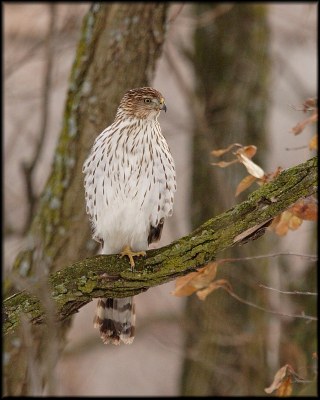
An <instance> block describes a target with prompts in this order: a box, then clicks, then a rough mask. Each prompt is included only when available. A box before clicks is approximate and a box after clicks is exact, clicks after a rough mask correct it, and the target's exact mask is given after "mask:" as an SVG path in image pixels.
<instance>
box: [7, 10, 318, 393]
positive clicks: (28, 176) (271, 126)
mask: <svg viewBox="0 0 320 400" xmlns="http://www.w3.org/2000/svg"><path fill="white" fill-rule="evenodd" d="M97 4H98V3H97ZM119 4H120V3H119ZM116 6H119V5H117V3H105V6H104V7H110V10H109V14H107V15H108V18H109V19H108V21H112V23H113V24H114V26H115V27H116V28H112V29H114V30H113V31H112V33H111V35H112V34H113V35H114V36H113V39H114V41H115V42H116V41H117V40H118V41H121V29H122V25H121V24H120V23H119V24H120V25H119V26H118V27H117V20H116V19H115V18H114V19H112V17H111V14H112V12H114V15H116V11H114V10H113V9H112V7H116ZM2 7H3V15H4V19H3V21H4V42H3V43H4V153H3V157H4V229H3V231H4V259H3V261H4V262H3V264H4V268H5V270H6V273H7V274H6V275H7V276H10V274H9V271H10V270H11V268H12V265H13V264H14V263H15V260H16V259H17V255H18V254H19V253H20V252H21V251H23V250H25V249H26V248H28V246H30V242H29V240H30V226H32V225H31V223H32V220H33V218H34V216H35V215H36V212H37V207H38V206H39V196H40V195H41V193H42V192H43V190H44V188H45V185H46V182H47V180H48V178H49V176H50V173H51V172H50V171H51V168H52V165H53V160H55V162H56V161H57V147H56V146H57V143H58V138H59V135H60V134H61V132H62V127H63V126H64V125H63V124H64V111H65V107H66V98H67V94H68V93H69V95H70V96H71V94H72V93H73V92H72V91H74V93H76V89H75V88H74V87H71V84H70V82H71V80H70V71H71V69H72V66H73V74H76V72H75V71H76V68H77V65H76V63H75V64H74V62H75V60H77V57H78V56H79V53H77V55H76V50H77V46H78V43H79V40H80V38H81V37H82V38H83V37H84V30H83V29H84V28H83V25H82V23H83V19H84V18H85V17H86V15H88V12H90V10H91V14H90V16H89V17H87V24H90V23H92V22H90V21H91V20H90V18H92V21H93V18H102V17H99V12H100V11H99V6H96V4H95V3H94V5H92V3H78V4H77V3H37V4H32V3H15V4H14V3H5V4H3V6H2ZM92 7H96V10H95V11H94V13H93V12H92ZM123 7H131V8H130V12H131V11H132V15H134V13H135V12H136V13H137V15H138V16H139V13H141V18H142V19H143V18H148V15H152V12H153V10H152V7H154V5H153V4H152V3H149V4H148V6H143V5H142V3H132V4H130V6H129V5H126V6H123ZM144 7H149V8H148V9H145V8H144ZM161 7H162V6H158V10H157V12H158V13H159V15H160V13H162V14H161V15H162V16H164V17H165V18H166V23H165V24H163V23H162V25H163V29H166V34H165V37H162V33H161V32H159V31H158V30H157V29H158V28H157V29H156V28H154V29H153V31H152V35H153V40H154V42H155V43H159V48H157V47H156V46H155V48H154V49H153V52H151V51H150V52H149V53H150V58H152V57H154V62H155V71H154V73H153V71H152V69H153V66H151V67H152V68H151V70H150V71H141V80H139V79H136V78H135V72H134V71H135V65H134V63H133V64H132V71H133V72H131V69H130V70H129V67H127V69H126V70H125V71H122V70H121V68H119V74H122V77H121V79H122V80H121V85H122V86H121V85H120V86H119V93H117V92H116V89H115V88H113V92H112V95H111V94H110V96H109V94H108V85H109V84H110V85H111V83H110V82H112V80H113V79H118V77H115V76H108V73H109V72H110V71H109V70H106V75H107V76H106V81H105V82H103V85H102V87H103V90H104V89H105V93H104V96H105V98H106V102H104V103H100V104H98V105H97V106H96V107H95V108H94V106H92V107H93V108H92V110H94V112H93V113H92V114H89V116H88V117H87V120H90V118H91V119H92V121H93V122H92V121H91V122H92V124H93V125H95V127H96V130H93V131H94V132H95V135H98V134H99V133H100V132H101V130H102V129H103V127H105V126H107V125H108V124H109V123H110V121H111V120H112V118H113V117H112V116H114V111H115V108H114V107H115V105H116V104H117V102H118V100H120V98H121V97H122V95H123V93H124V92H125V90H127V89H130V88H132V87H133V86H134V83H136V85H135V86H136V87H137V86H141V85H142V84H143V82H145V80H148V82H145V83H148V84H149V85H150V86H153V87H155V88H156V89H158V90H159V91H160V92H161V93H162V94H163V95H164V97H165V99H166V104H167V106H168V112H167V113H166V114H165V115H161V117H160V123H161V126H162V131H163V133H164V135H165V137H166V139H167V141H168V143H169V146H170V149H171V152H172V154H173V157H174V160H175V163H176V169H177V183H178V191H177V194H176V198H175V207H174V215H173V217H172V218H171V219H169V220H168V221H167V223H166V225H165V228H164V234H163V237H162V239H161V242H160V246H162V245H165V244H167V243H170V242H171V241H173V240H174V239H177V238H179V237H181V236H183V235H184V234H187V233H188V232H190V231H191V230H192V229H193V228H195V227H197V226H199V225H200V224H201V223H202V222H204V221H205V220H207V219H208V218H210V217H212V216H214V215H218V214H220V213H222V212H223V211H225V210H227V209H228V208H230V207H232V206H233V205H234V204H236V203H237V202H239V201H242V200H244V199H245V198H246V196H247V194H248V192H247V191H246V192H244V193H243V194H241V195H240V196H239V197H235V196H234V193H235V190H236V187H237V184H238V183H239V182H240V180H241V179H242V178H243V177H244V176H245V175H246V173H245V169H244V168H243V166H241V165H240V164H235V165H233V166H230V167H229V168H226V169H221V168H218V167H216V166H212V165H211V163H212V162H217V161H219V160H217V159H216V158H214V157H213V156H212V155H211V154H210V152H211V150H213V149H220V148H225V147H227V146H228V145H230V144H232V143H235V142H237V143H241V144H243V145H250V144H252V145H256V146H257V147H258V151H257V155H256V156H255V158H254V161H256V162H257V163H258V164H259V165H260V166H261V167H262V168H263V169H264V170H265V171H267V172H273V171H275V170H276V168H277V167H279V166H280V167H282V168H288V167H290V166H293V165H296V164H299V163H301V162H303V161H305V160H307V159H309V158H311V157H312V156H313V155H314V152H312V151H310V149H309V147H308V143H309V141H310V139H311V137H312V136H313V135H314V134H315V128H314V126H313V127H307V128H306V129H305V130H304V131H303V133H301V134H300V135H297V136H295V135H294V134H293V133H292V131H291V129H292V128H293V127H294V126H295V125H296V124H297V122H299V121H301V120H303V119H304V118H305V114H303V113H302V112H301V111H298V110H297V109H301V107H302V104H303V103H304V101H305V100H306V99H308V98H310V97H315V96H316V90H317V89H316V88H317V23H318V21H317V11H318V10H317V3H315V2H314V3H312V2H310V3H308V2H305V3H283V4H281V3H248V4H245V3H241V4H240V3H239V4H238V3H227V4H226V3H170V6H168V7H164V8H163V9H161ZM122 12H123V10H122ZM148 13H150V14H148ZM137 15H136V16H133V17H132V21H133V23H137V21H138V17H137ZM157 15H158V14H157ZM127 18H128V20H129V18H131V14H130V15H129V13H128V17H127ZM134 18H136V22H134V21H135V19H134ZM155 18H157V19H155V20H154V21H156V22H154V23H155V24H156V23H157V24H161V17H155ZM123 21H125V19H124V20H123ZM123 21H122V23H124V24H125V23H128V24H129V22H128V21H127V22H123ZM159 21H160V22H159ZM144 22H146V20H144ZM101 24H102V23H101ZM97 26H98V25H97ZM107 28H108V27H104V28H103V29H107ZM99 29H100V28H99ZM101 29H102V28H101ZM151 30H152V29H151ZM81 31H82V33H81ZM97 32H98V28H97ZM97 32H96V33H95V34H96V35H97V38H98V39H97V41H96V42H94V41H93V42H91V43H93V44H92V46H97V48H98V46H100V47H99V49H100V54H98V55H97V54H95V53H94V50H93V51H92V53H90V54H92V57H93V59H95V58H94V57H96V59H97V63H96V64H95V65H94V66H93V67H92V70H90V71H93V72H90V73H92V74H94V73H95V71H98V70H99V68H101V71H100V73H101V74H103V72H104V70H103V68H102V67H101V65H102V64H103V63H102V62H101V63H100V64H99V57H100V58H102V57H105V58H108V57H111V59H112V60H113V61H114V59H116V58H117V54H112V56H110V55H109V54H104V53H103V51H101V49H102V50H103V49H104V48H103V47H101V46H102V45H101V43H102V41H101V40H100V38H99V32H98V33H97ZM117 34H119V35H120V36H119V37H118V38H117V36H116V35H117ZM157 35H159V37H157ZM138 39H139V44H138V45H137V46H136V54H135V57H141V58H143V56H142V55H143V54H144V53H143V51H144V50H143V46H144V43H147V40H148V39H147V38H146V42H144V39H143V37H139V38H138ZM99 40H100V41H99ZM126 40H129V41H130V40H131V38H130V37H129V39H128V38H127V39H126ZM134 40H137V38H136V39H135V38H133V37H132V42H133V41H134ZM162 41H164V43H163V48H162V49H161V46H162ZM78 51H79V49H78ZM127 51H128V52H130V51H131V50H130V46H128V47H127ZM139 52H141V54H140V53H139ZM157 55H159V59H157ZM112 57H113V58H112ZM132 59H133V60H136V59H135V58H134V57H133V58H132ZM148 62H149V63H150V61H146V63H148ZM142 76H143V77H142ZM145 77H146V78H145ZM80 78H81V77H80ZM80 78H77V79H79V80H78V81H76V80H75V82H80V81H81V79H80ZM75 79H76V78H75ZM108 82H109V83H108ZM132 82H133V83H132ZM80 84H81V83H80ZM97 85H98V86H99V82H98V83H97ZM130 85H131V86H130ZM98 86H97V87H98ZM81 90H82V91H83V92H84V91H85V90H88V91H90V90H91V88H86V87H82V89H81ZM97 90H98V89H97ZM108 96H109V97H108ZM111 97H112V99H111ZM109 99H111V100H110V105H111V104H112V107H113V108H112V107H111V106H110V107H109ZM79 107H80V108H81V104H80V106H79ZM90 107H91V106H90ZM90 107H89V113H90V110H91V108H90ZM83 114H84V115H86V114H85V113H83ZM110 118H111V119H110ZM84 119H85V117H84ZM96 121H98V122H96ZM85 123H86V122H84V124H85ZM81 140H82V141H81V142H79V143H78V145H79V149H80V150H79V151H82V153H83V154H84V155H86V154H87V152H88V150H89V148H90V147H91V145H92V143H93V140H94V136H92V138H91V139H90V140H91V141H90V140H89V139H81ZM66 151H69V150H68V149H67V150H66ZM70 151H71V150H70ZM82 153H81V154H82ZM72 160H73V161H72ZM75 160H77V158H76V157H75ZM61 162H62V163H64V162H69V163H72V162H76V161H74V159H73V158H70V159H69V158H68V159H62V161H61ZM76 183H77V184H78V187H80V185H82V176H78V178H77V179H76ZM250 190H252V189H250ZM81 191H82V186H81V189H79V193H80V195H78V193H76V192H75V193H76V194H75V195H74V198H73V206H74V207H75V208H77V207H79V210H80V209H81V210H82V208H83V206H84V197H82V194H81V193H82V192H81ZM51 200H52V199H51ZM51 205H52V207H53V206H54V205H53V204H51ZM55 206H56V207H57V208H59V204H55ZM79 213H80V211H79ZM82 223H83V224H85V226H86V229H85V230H84V231H81V232H80V234H83V237H82V238H79V240H76V241H75V242H74V246H73V254H69V253H68V254H67V255H66V254H62V256H61V255H59V257H61V260H60V259H59V262H57V265H59V266H60V267H63V266H64V265H68V261H69V260H72V259H74V258H75V257H76V255H77V256H78V259H81V257H83V258H84V257H88V256H90V255H93V254H94V253H95V252H96V251H97V248H96V247H94V245H93V244H92V243H91V242H88V243H91V244H88V247H85V246H83V245H82V244H81V243H82V242H81V240H86V241H88V237H89V236H88V235H89V223H88V221H87V220H86V219H83V222H82ZM33 224H35V222H33ZM28 232H29V234H28ZM53 234H57V232H53ZM59 234H60V232H59ZM78 234H79V232H78ZM77 246H78V247H77ZM80 250H81V251H80ZM278 252H287V253H288V252H291V253H297V254H313V253H315V252H316V227H315V224H314V223H312V222H307V221H304V222H303V224H302V225H301V226H300V228H299V229H298V230H296V231H289V232H288V234H287V235H286V236H283V237H279V236H276V235H275V234H274V233H271V232H270V233H267V234H266V235H264V236H263V237H262V238H261V239H259V240H257V241H254V242H251V243H249V244H248V245H246V246H242V247H241V248H234V249H230V250H229V251H228V252H225V253H223V254H219V258H225V257H248V256H256V255H261V254H268V253H270V254H275V253H278ZM75 259H77V258H75ZM23 265H25V264H21V263H20V276H25V275H27V273H25V275H23V273H21V271H22V272H23ZM219 277H222V278H226V279H228V280H229V281H230V282H231V284H232V286H233V288H234V289H235V292H236V293H238V294H239V295H241V297H242V298H245V299H247V300H248V301H250V302H252V303H255V304H260V305H262V306H263V307H264V308H266V309H271V310H277V311H278V312H279V313H285V314H289V315H291V314H301V313H302V312H304V313H305V314H307V315H315V314H316V311H317V310H316V300H315V299H316V297H315V296H311V295H310V296H299V295H286V294H283V293H280V292H279V291H275V290H271V289H266V288H263V287H259V284H263V285H264V286H267V287H271V288H273V289H279V290H281V291H291V292H292V291H300V292H315V291H316V264H315V263H314V262H311V261H310V259H308V258H303V257H299V256H295V257H293V256H286V257H285V256H282V257H270V258H265V259H262V260H250V261H246V262H243V261H242V262H241V263H240V262H238V263H236V264H235V263H234V264H232V265H231V264H230V265H226V266H224V267H223V269H221V270H219ZM19 282H20V281H19ZM20 284H21V282H20ZM20 288H21V286H20ZM173 288H174V283H173V282H172V283H170V284H166V285H162V286H161V287H156V288H154V289H151V290H149V291H148V292H146V293H143V294H140V295H138V296H137V297H136V312H137V322H136V338H135V341H134V343H133V344H132V345H131V346H120V347H115V346H104V345H102V343H101V340H100V338H99V335H98V333H97V332H96V330H94V329H93V326H92V319H93V314H94V309H95V302H92V303H90V304H88V305H87V306H85V307H83V308H82V309H81V311H80V312H79V314H77V315H76V316H75V317H74V318H73V323H72V326H71V328H70V329H68V330H67V337H66V343H65V347H64V346H62V347H64V348H63V349H60V350H61V351H62V354H61V357H59V358H58V359H54V360H51V362H52V363H50V366H52V368H47V371H46V372H45V373H44V372H43V370H41V374H42V375H41V374H40V373H39V374H37V371H40V369H41V368H40V367H39V365H38V366H37V356H36V355H35V354H33V353H32V352H30V351H29V350H30V349H29V350H28V346H29V347H30V346H31V347H32V345H31V344H30V343H31V342H30V341H29V342H28V340H27V338H26V335H25V336H24V338H23V339H21V338H19V340H17V337H15V339H14V340H13V339H10V340H11V344H10V346H11V350H12V348H13V347H14V348H15V349H19V348H22V347H23V345H24V346H25V348H26V349H27V363H29V369H30V370H32V369H33V373H31V372H30V371H29V372H28V377H24V379H26V380H28V379H29V381H32V385H33V386H32V385H31V386H32V388H33V392H32V390H31V389H29V394H39V393H40V392H41V389H40V387H41V384H37V378H39V376H40V375H41V376H43V374H44V375H45V374H47V375H46V379H45V380H46V382H47V389H46V390H47V393H49V394H55V395H60V396H71V395H73V396H81V395H84V396H86V395H87V396H94V395H96V396H97V395H100V396H115V395H124V396H143V395H151V396H152V395H159V396H161V395H164V396H166V395H167V396H169V395H195V396H199V395H206V396H210V395H212V396H218V395H221V396H232V395H244V396H245V395H247V396H248V395H249V396H250V395H258V396H263V395H266V393H265V391H264V389H265V388H266V387H268V386H270V384H271V383H272V381H273V378H274V375H275V374H276V372H277V371H278V370H279V368H280V367H282V366H284V365H286V364H290V365H291V366H292V368H293V369H294V370H295V371H296V372H297V374H298V375H299V376H300V377H301V378H302V379H305V380H307V381H312V382H311V384H307V383H304V384H300V385H299V384H295V385H294V394H297V395H305V394H315V387H316V384H315V374H316V371H315V364H316V363H317V361H316V360H315V353H316V352H317V332H316V324H315V323H314V322H310V321H308V320H304V319H299V318H292V317H289V316H288V317H283V316H280V315H277V314H270V313H267V312H261V311H259V310H257V309H255V308H251V307H250V306H248V305H245V304H242V303H240V302H237V301H236V300H235V299H234V298H231V297H230V296H228V294H227V293H225V292H223V293H222V292H221V293H220V292H219V291H215V292H214V293H212V294H211V295H210V296H208V298H207V299H206V300H205V301H204V302H202V301H200V300H199V299H198V298H197V297H196V296H195V295H193V296H191V297H189V298H187V299H186V298H178V297H174V296H172V295H171V294H170V292H171V291H172V290H173ZM21 341H22V342H23V341H24V342H23V345H22V344H21ZM60 350H59V351H60ZM51 352H53V350H52V349H51ZM16 353H18V350H17V351H16ZM16 353H14V354H15V355H14V356H16ZM12 354H13V353H12V352H11V353H10V354H9V352H8V355H7V356H6V355H5V357H4V365H5V366H6V367H8V365H9V366H10V365H20V364H14V363H12V362H13V359H12V358H10V357H13V356H12ZM51 355H52V354H51ZM32 357H33V358H32ZM11 369H12V367H11ZM9 370H10V368H9ZM48 371H49V372H48ZM38 375H39V376H38ZM39 379H40V378H39ZM48 388H49V389H48ZM14 390H15V389H12V393H14Z"/></svg>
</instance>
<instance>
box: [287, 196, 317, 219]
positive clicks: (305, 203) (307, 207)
mask: <svg viewBox="0 0 320 400" xmlns="http://www.w3.org/2000/svg"><path fill="white" fill-rule="evenodd" d="M289 211H290V212H291V213H292V214H293V215H295V216H296V217H299V218H301V219H303V220H307V221H317V219H318V204H317V200H316V199H315V197H314V196H309V197H307V198H305V199H301V200H299V201H297V202H296V203H295V204H294V205H293V206H291V207H290V208H289Z"/></svg>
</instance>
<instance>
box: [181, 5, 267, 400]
mask: <svg viewBox="0 0 320 400" xmlns="http://www.w3.org/2000/svg"><path fill="white" fill-rule="evenodd" d="M225 7H227V5H225V4H222V3H220V4H219V3H218V4H217V3H215V4H212V3H206V4H204V3H197V4H196V5H195V6H194V14H195V17H196V18H197V20H198V21H204V20H205V19H207V20H209V19H210V17H212V16H214V18H215V19H214V20H211V21H210V22H209V23H207V24H206V25H205V24H200V26H198V28H197V29H196V30H195V32H194V55H193V57H192V60H191V61H192V63H193V67H194V71H195V76H196V95H197V99H198V102H199V103H200V104H201V106H202V109H203V120H204V121H203V123H197V124H195V128H194V137H193V163H192V165H193V177H192V200H191V204H192V216H191V217H192V226H193V227H195V226H198V225H199V224H200V223H202V222H203V221H205V220H206V219H207V218H208V217H209V216H210V215H216V214H219V213H220V212H221V210H223V209H226V208H229V207H231V206H232V204H234V202H235V201H236V199H235V195H234V193H235V190H236V187H237V184H238V183H239V182H240V180H241V179H242V178H243V177H244V174H245V171H244V168H242V167H241V168H238V167H237V166H232V167H230V168H225V169H220V168H218V167H213V166H212V165H211V162H216V161H220V160H217V159H216V158H215V159H214V158H213V157H212V156H211V154H210V150H214V149H220V148H226V147H227V146H229V145H230V144H232V143H235V142H237V143H241V144H243V145H249V144H254V145H256V146H257V147H258V152H257V155H256V156H255V158H254V161H255V162H257V163H258V164H260V165H263V163H261V160H262V157H263V156H264V155H265V154H266V142H267V141H266V114H267V108H268V92H267V91H268V72H269V56H268V37H269V35H268V26H267V21H266V7H265V6H264V5H252V4H234V5H233V6H231V8H230V6H229V8H225ZM226 158H227V157H226ZM244 196H245V193H243V194H241V195H240V196H239V197H238V199H237V200H238V201H239V199H243V198H244ZM265 243H266V241H265V240H264V241H260V242H258V243H257V242H255V243H254V245H252V246H246V248H245V249H243V248H241V249H240V248H239V249H238V248H233V249H232V253H231V250H230V253H231V255H228V256H230V257H241V256H245V255H248V253H247V252H248V251H250V252H251V255H252V254H253V252H255V253H254V254H257V252H258V253H259V250H260V252H261V251H262V245H264V244H265ZM240 251H241V255H240V254H239V252H240ZM244 252H245V254H244ZM264 263H266V261H265V262H264ZM249 264H250V262H248V261H247V262H246V263H239V264H237V265H238V267H239V268H237V269H236V270H234V269H231V268H230V271H229V270H228V269H227V268H225V269H224V277H226V278H227V279H231V280H232V282H234V284H235V285H236V287H237V292H238V293H240V295H242V296H243V297H245V298H250V288H249V287H248V282H250V279H251V277H252V274H257V276H259V277H260V278H257V279H256V280H259V279H261V276H262V274H263V268H259V270H257V269H256V268H254V267H253V266H252V265H251V266H250V267H248V265H249ZM260 264H261V263H260ZM231 274H232V277H231ZM251 313H252V310H250V308H248V307H245V306H242V305H239V307H238V308H237V311H236V312H235V309H234V301H233V299H231V298H230V296H229V297H228V296H226V295H225V293H223V292H222V291H220V292H218V293H216V295H215V296H209V297H208V298H207V300H206V302H205V303H204V304H203V303H202V302H200V301H199V300H198V299H197V298H196V297H195V296H193V297H191V298H189V299H188V301H187V305H186V310H185V316H186V318H187V319H188V320H189V322H190V329H189V330H187V332H186V336H187V337H186V343H185V355H186V356H185V361H184V365H183V372H182V379H181V394H182V395H187V396H232V395H249V394H254V393H256V392H255V387H260V386H259V385H260V383H261V382H260V380H259V378H260V376H262V373H261V374H260V375H259V376H258V374H256V375H255V380H254V382H252V379H251V376H252V372H255V371H253V368H252V362H251V361H250V360H251V359H261V358H259V357H260V356H261V353H262V352H261V347H262V346H263V344H262V345H261V343H260V342H259V340H256V341H255V342H252V343H249V342H248V344H246V345H242V346H236V345H232V343H231V342H232V338H235V342H236V339H237V338H238V337H242V336H243V335H244V333H245V332H247V327H248V321H252V318H251V317H250V314H251ZM255 315H256V314H255ZM260 315H261V314H260ZM259 318H260V316H259V317H258V318H256V317H255V320H254V325H255V327H258V326H260V321H258V319H259ZM261 319H263V316H262V317H261ZM194 327H196V329H194ZM221 338H229V341H230V344H229V345H225V344H224V341H223V339H221ZM220 343H221V345H220ZM256 344H257V345H256ZM254 347H255V348H254ZM257 352H259V354H257ZM248 354H250V356H248ZM250 357H251V358H250ZM240 371H241V372H240ZM248 389H249V391H248Z"/></svg>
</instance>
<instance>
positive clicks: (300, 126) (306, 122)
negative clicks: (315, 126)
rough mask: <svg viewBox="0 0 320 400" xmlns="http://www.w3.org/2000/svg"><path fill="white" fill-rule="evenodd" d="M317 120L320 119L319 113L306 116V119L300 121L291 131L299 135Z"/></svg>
mask: <svg viewBox="0 0 320 400" xmlns="http://www.w3.org/2000/svg"><path fill="white" fill-rule="evenodd" d="M317 120H318V113H314V114H312V115H310V117H308V118H306V119H305V120H303V121H301V122H298V123H297V125H296V126H294V127H293V128H292V129H291V132H292V133H293V134H294V135H299V134H300V133H301V132H302V131H303V130H304V128H305V127H306V126H307V125H309V124H311V123H313V122H316V121H317Z"/></svg>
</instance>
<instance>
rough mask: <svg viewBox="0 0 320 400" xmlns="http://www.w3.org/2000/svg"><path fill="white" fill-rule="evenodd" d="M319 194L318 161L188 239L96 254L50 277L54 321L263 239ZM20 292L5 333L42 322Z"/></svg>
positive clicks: (34, 301) (31, 297) (7, 306)
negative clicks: (277, 221)
mask: <svg viewBox="0 0 320 400" xmlns="http://www.w3.org/2000/svg"><path fill="white" fill-rule="evenodd" d="M316 191H317V158H316V157H315V158H312V159H310V160H308V161H307V162H305V163H303V164H300V165H297V166H295V167H293V168H290V169H287V170H285V171H283V172H282V173H281V174H280V175H279V176H278V177H277V178H276V179H275V180H274V181H272V182H270V183H268V184H266V185H264V186H262V187H260V188H259V189H258V190H256V191H255V192H253V193H252V194H251V195H250V196H249V197H248V199H247V200H246V201H244V202H242V203H241V204H238V205H236V206H235V207H233V208H231V209H230V210H228V211H226V212H225V213H223V214H221V215H218V216H217V217H215V218H212V219H210V220H208V221H207V222H205V223H204V224H203V225H201V226H200V227H199V228H198V229H196V230H195V231H193V232H192V233H190V234H189V235H187V236H185V237H183V238H181V239H179V240H177V241H175V242H173V243H171V244H170V245H168V246H165V247H162V248H160V249H157V250H150V251H148V252H147V256H146V257H143V258H139V259H136V267H135V270H134V271H131V270H130V267H129V262H128V260H127V259H124V258H122V259H121V258H120V257H119V256H118V255H100V256H96V257H91V258H87V259H84V260H81V261H79V262H76V263H74V264H72V265H70V266H68V267H66V268H64V269H61V270H60V271H58V272H55V273H52V274H51V275H50V276H49V287H50V292H51V296H52V298H53V300H54V303H55V305H56V316H57V320H64V319H66V318H68V317H69V316H71V315H72V314H74V313H75V312H77V311H78V310H79V309H80V308H81V307H82V306H84V305H85V304H87V303H89V302H90V301H91V300H92V299H93V298H96V297H125V296H130V295H136V294H138V293H140V292H143V291H146V290H147V289H149V288H150V287H153V286H157V285H161V284H163V283H166V282H169V281H171V280H173V279H175V278H177V277H178V276H182V275H185V274H187V273H189V272H191V271H195V270H196V269H197V268H199V267H201V266H203V265H205V264H206V263H208V262H210V261H212V260H214V259H215V257H216V254H217V253H218V252H221V251H222V250H224V249H226V248H228V247H231V246H234V245H239V244H243V243H245V242H247V241H249V240H253V239H256V238H257V237H259V236H261V235H262V234H263V233H264V232H265V229H266V227H267V226H268V225H269V223H270V221H271V220H272V219H273V218H274V217H276V216H277V215H278V214H279V213H281V212H282V211H284V210H285V209H287V208H288V207H289V206H290V205H292V204H293V203H295V202H296V201H297V200H299V199H301V198H304V197H307V196H310V195H312V194H314V193H315V192H316ZM36 293H37V288H36V287H33V288H32V294H30V293H29V292H27V291H23V292H19V293H16V294H14V295H13V296H10V297H9V298H7V299H6V300H5V301H4V313H3V315H4V319H3V321H4V334H7V333H8V332H10V331H11V330H13V329H14V328H15V327H16V326H17V325H18V323H19V320H20V315H21V313H24V314H26V315H27V317H28V319H29V320H30V321H31V322H33V323H39V322H43V321H44V319H45V310H44V308H43V307H42V305H41V304H40V300H39V299H38V298H37V296H36Z"/></svg>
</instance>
